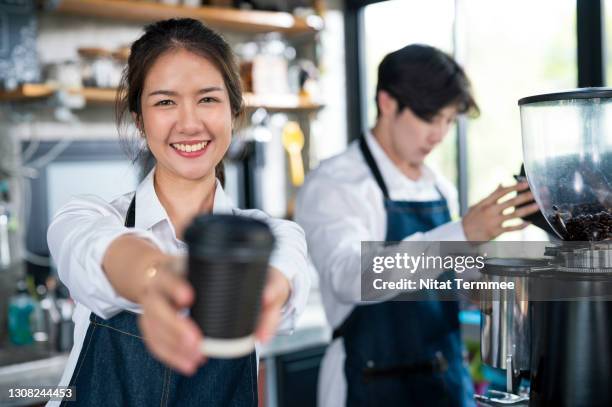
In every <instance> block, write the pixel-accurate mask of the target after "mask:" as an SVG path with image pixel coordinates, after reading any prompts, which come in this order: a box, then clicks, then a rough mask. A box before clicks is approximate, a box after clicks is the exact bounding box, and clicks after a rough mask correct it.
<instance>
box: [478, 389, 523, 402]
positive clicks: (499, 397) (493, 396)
mask: <svg viewBox="0 0 612 407" xmlns="http://www.w3.org/2000/svg"><path fill="white" fill-rule="evenodd" d="M474 398H475V399H476V400H477V401H482V402H486V403H493V404H501V405H506V406H518V405H525V403H526V402H527V401H528V400H529V396H527V395H516V394H512V393H506V392H504V391H498V390H489V391H488V392H487V394H486V395H481V394H476V395H475V396H474Z"/></svg>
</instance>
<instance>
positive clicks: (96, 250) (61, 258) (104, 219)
mask: <svg viewBox="0 0 612 407" xmlns="http://www.w3.org/2000/svg"><path fill="white" fill-rule="evenodd" d="M154 171H155V169H153V170H151V172H150V173H149V174H148V175H147V176H146V177H145V179H144V180H143V181H142V182H141V183H140V185H139V186H138V187H137V189H136V191H135V194H136V218H135V227H134V228H127V227H125V226H124V223H125V217H126V213H127V210H128V207H129V205H130V202H131V200H132V198H133V196H134V192H131V193H128V194H125V195H122V196H120V197H118V198H116V199H115V200H113V201H112V202H110V203H109V202H106V201H104V200H103V199H101V198H99V197H97V196H92V195H88V196H80V197H76V198H73V199H72V200H71V201H70V202H68V203H67V204H66V205H64V206H63V207H62V208H61V209H60V210H59V211H58V212H57V214H56V215H55V217H54V219H53V221H52V223H51V225H50V226H49V230H48V232H47V241H48V245H49V250H50V252H51V255H52V257H53V259H54V261H55V263H56V265H57V271H58V274H59V278H60V280H61V281H62V282H63V283H64V284H65V285H66V286H67V287H68V289H69V290H70V295H71V297H72V298H73V299H74V300H75V302H76V308H75V312H74V314H73V321H74V323H75V331H74V346H73V348H72V350H71V352H70V356H69V358H68V363H67V366H66V368H65V370H64V373H63V375H62V379H61V382H60V385H61V386H66V385H68V383H69V381H70V378H71V377H72V373H73V371H74V368H75V365H76V362H77V359H78V356H79V353H80V351H81V347H82V344H83V340H84V338H85V334H86V332H87V328H88V326H89V315H90V313H91V312H94V313H95V314H97V315H98V316H100V317H102V318H105V319H108V318H110V317H112V316H114V315H116V314H118V313H119V312H121V311H123V310H130V311H133V312H141V310H140V307H139V305H138V304H136V303H133V302H131V301H129V300H127V299H125V298H123V297H121V296H120V295H119V294H118V293H117V292H116V291H115V289H114V288H113V287H112V285H111V284H110V282H109V281H108V279H107V277H106V274H105V273H104V271H103V270H102V266H101V265H102V259H103V257H104V254H105V252H106V250H107V248H108V246H109V245H110V243H111V242H112V241H113V240H115V239H116V238H118V237H119V236H122V235H127V234H131V235H136V236H139V237H142V238H145V239H148V240H150V241H151V242H152V243H154V244H155V245H156V246H157V247H158V248H159V249H160V250H162V251H163V252H164V253H166V254H171V255H184V254H186V253H187V247H186V244H185V243H184V242H182V241H180V240H179V239H177V238H176V234H175V231H174V227H173V226H172V223H171V222H170V219H169V217H168V215H167V213H166V210H165V209H164V207H163V206H162V204H161V202H160V201H159V199H158V197H157V194H156V192H155V187H154V184H153V176H154ZM213 213H215V214H220V213H230V214H235V215H242V216H247V217H251V218H255V219H259V220H262V221H265V222H266V223H267V224H268V225H269V226H270V228H271V230H272V233H273V234H274V237H275V239H276V247H275V249H274V251H273V252H272V256H271V258H270V265H271V266H273V267H275V268H277V269H278V270H280V271H281V272H282V273H283V274H284V275H285V276H286V277H287V278H288V279H289V281H290V282H291V286H292V292H291V297H290V298H289V300H288V302H287V304H286V305H285V307H284V308H283V315H282V320H281V324H280V326H279V329H278V333H288V332H291V330H292V329H293V327H294V325H295V321H296V318H297V317H298V316H299V315H300V314H301V313H302V311H303V310H304V307H305V305H306V302H307V298H308V293H309V290H310V284H311V282H310V279H309V277H308V265H307V249H306V241H305V237H304V232H303V230H302V229H301V228H300V227H299V226H298V225H297V224H296V223H294V222H290V221H287V220H282V219H275V218H272V217H270V216H268V215H267V214H265V213H264V212H262V211H259V210H255V209H251V210H241V209H238V208H235V207H234V206H233V205H232V203H231V201H230V200H229V198H228V197H227V196H226V194H225V191H224V190H223V188H222V187H221V185H220V183H219V182H218V181H217V184H216V190H215V197H214V204H213ZM204 335H206V334H205V333H204ZM58 404H59V403H58ZM49 405H53V403H49Z"/></svg>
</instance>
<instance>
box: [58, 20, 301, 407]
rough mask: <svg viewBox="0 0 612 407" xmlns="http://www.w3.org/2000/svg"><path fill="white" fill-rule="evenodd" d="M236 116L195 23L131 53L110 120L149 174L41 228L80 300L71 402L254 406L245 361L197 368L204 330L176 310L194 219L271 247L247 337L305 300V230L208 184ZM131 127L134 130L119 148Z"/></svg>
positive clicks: (218, 55)
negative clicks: (263, 234)
mask: <svg viewBox="0 0 612 407" xmlns="http://www.w3.org/2000/svg"><path fill="white" fill-rule="evenodd" d="M242 110H243V109H242V91H241V87H240V79H239V75H238V70H237V67H236V63H235V61H234V56H233V54H232V51H231V49H230V48H229V46H228V45H227V43H226V42H225V41H224V40H223V38H222V37H221V36H220V35H218V34H217V33H215V32H214V31H212V30H210V29H209V28H207V27H205V26H204V25H202V23H200V22H198V21H196V20H192V19H179V20H176V19H172V20H165V21H160V22H157V23H154V24H152V25H150V26H147V27H146V28H145V33H144V35H143V36H142V37H140V38H139V39H138V40H137V41H136V42H134V44H133V45H132V48H131V54H130V57H129V60H128V67H127V69H126V71H125V72H124V76H123V79H122V85H121V88H120V92H119V98H118V102H117V106H116V113H117V124H118V129H119V132H120V136H121V137H122V138H123V140H124V141H127V145H128V147H129V146H131V147H132V148H133V146H134V143H130V140H133V139H135V140H136V141H137V143H135V144H136V146H137V149H136V150H135V151H134V150H132V158H133V159H137V158H138V157H139V156H142V155H148V156H150V157H151V158H152V159H153V160H154V162H155V166H154V168H153V170H151V171H150V172H149V174H148V175H147V176H146V177H145V179H144V180H143V181H142V182H141V184H140V185H139V186H138V188H137V190H136V191H135V192H133V193H129V194H126V195H123V196H121V197H119V198H117V199H116V200H114V201H112V202H110V203H107V202H105V201H103V200H101V199H99V198H96V197H83V198H77V199H74V200H73V201H71V202H69V203H68V204H67V205H66V206H64V207H63V208H62V209H60V211H59V213H58V214H56V217H55V219H54V221H53V223H52V224H51V226H50V228H49V232H48V241H49V248H50V251H51V254H52V255H53V257H54V259H55V261H56V263H57V269H58V274H59V276H60V278H61V279H62V281H63V282H64V283H65V284H66V286H67V287H68V288H69V289H70V294H71V296H72V297H73V298H74V299H75V300H76V301H77V303H78V305H77V310H76V312H75V322H76V327H75V330H76V331H75V346H74V348H73V350H72V352H71V355H70V359H69V361H68V366H67V368H66V371H65V372H64V375H63V377H62V381H61V382H60V385H70V386H76V388H77V390H78V392H79V397H78V403H81V404H82V405H87V406H98V405H100V406H102V405H158V404H160V403H161V404H164V405H177V406H179V405H180V406H190V405H207V406H227V405H240V406H252V405H257V396H256V395H257V374H256V365H257V363H256V355H255V352H252V353H251V354H250V355H247V356H243V357H240V358H235V359H223V360H220V359H210V360H208V361H206V360H205V357H204V355H203V354H202V352H201V346H202V344H203V341H206V338H205V335H206V332H201V331H200V329H199V328H198V327H197V326H196V325H195V323H194V321H193V320H192V319H191V318H189V317H187V316H186V314H185V312H184V310H185V308H189V307H190V306H191V305H192V304H193V301H194V296H195V293H194V290H193V288H192V287H191V285H190V284H189V283H188V282H187V281H186V280H185V278H184V276H183V274H182V273H181V271H182V264H184V263H183V261H182V259H181V257H180V256H181V255H184V254H185V250H186V246H185V243H184V242H183V235H184V230H185V229H186V226H187V225H188V224H190V223H191V221H192V219H193V218H194V217H195V216H196V215H198V214H202V213H232V214H235V215H241V216H247V217H251V218H257V219H259V220H262V221H266V222H267V223H268V225H269V226H270V228H271V230H272V233H273V234H274V238H275V240H276V248H275V250H274V251H273V252H272V256H271V259H270V264H269V268H268V281H267V283H266V287H265V289H264V294H263V298H262V302H261V312H260V316H259V323H258V327H257V329H256V332H255V335H256V337H257V338H258V339H259V340H260V341H265V340H268V339H269V338H270V337H271V336H272V335H273V334H274V333H275V332H276V329H277V327H278V326H279V324H280V327H281V328H283V329H289V330H290V329H292V327H293V321H294V318H295V317H296V316H297V315H299V313H300V312H301V310H302V309H303V308H304V306H305V304H306V299H307V296H308V289H309V281H308V277H307V262H306V243H305V240H304V235H303V231H302V230H301V229H300V228H299V227H298V226H297V225H296V224H294V223H292V222H288V221H284V220H279V219H272V218H270V217H269V216H267V215H266V214H264V213H262V212H260V211H257V210H250V211H241V210H239V209H237V208H233V207H232V206H231V205H230V204H229V201H228V199H227V197H226V196H225V193H224V191H223V188H222V183H221V182H220V180H219V178H220V173H221V171H220V170H221V168H222V167H221V162H222V159H223V157H224V155H225V153H226V151H227V149H228V147H229V144H230V141H231V137H232V129H233V128H234V125H235V123H236V121H237V120H238V119H239V117H240V115H241V113H242ZM132 121H133V124H134V125H135V127H134V128H135V129H136V130H137V135H136V137H135V138H133V139H130V138H129V137H128V135H127V133H128V131H127V130H128V129H129V128H130V126H131V125H132ZM135 254H136V255H135ZM281 309H282V312H281ZM139 314H141V315H139ZM84 344H87V345H86V346H84ZM160 362H161V363H160ZM204 362H206V363H205V364H204ZM77 366H78V368H77Z"/></svg>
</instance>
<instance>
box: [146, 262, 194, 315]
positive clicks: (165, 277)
mask: <svg viewBox="0 0 612 407" xmlns="http://www.w3.org/2000/svg"><path fill="white" fill-rule="evenodd" d="M151 284H152V286H153V287H152V288H153V289H155V290H156V291H158V292H160V293H162V294H163V295H164V296H165V297H168V298H169V299H171V300H172V302H173V303H174V304H175V305H176V306H177V307H179V308H186V307H189V306H191V304H192V303H193V300H194V297H195V294H194V291H193V288H192V287H191V285H189V283H188V282H187V281H186V280H185V279H184V278H183V277H181V276H180V275H178V274H175V273H174V272H168V271H167V270H165V269H162V270H159V271H158V272H157V274H156V275H155V276H153V277H152V280H151Z"/></svg>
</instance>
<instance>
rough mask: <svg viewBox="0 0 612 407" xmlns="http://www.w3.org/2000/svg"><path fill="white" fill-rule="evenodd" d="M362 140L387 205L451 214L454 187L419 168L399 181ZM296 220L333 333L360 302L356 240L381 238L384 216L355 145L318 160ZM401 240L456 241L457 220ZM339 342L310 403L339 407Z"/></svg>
mask: <svg viewBox="0 0 612 407" xmlns="http://www.w3.org/2000/svg"><path fill="white" fill-rule="evenodd" d="M365 138H366V142H367V144H368V147H369V148H370V151H371V153H372V156H373V157H374V161H375V162H376V164H377V166H378V168H379V170H380V172H381V175H382V178H383V180H384V182H385V184H386V186H387V189H388V191H389V197H390V198H391V199H392V200H394V201H431V200H436V199H440V198H441V197H440V193H442V195H443V196H444V198H445V199H446V200H447V202H448V205H449V209H450V211H451V214H454V215H456V214H457V213H458V205H457V191H456V189H455V187H454V186H453V185H452V184H451V183H450V182H449V181H448V180H446V179H445V178H443V177H442V176H441V175H439V174H438V173H437V172H435V171H434V170H433V169H431V168H429V167H428V166H423V172H422V176H421V177H420V178H419V179H418V180H416V181H414V180H411V179H409V178H408V177H406V176H405V175H404V174H403V173H402V172H401V171H400V170H399V169H398V168H397V167H396V166H395V164H393V162H392V161H391V160H390V159H389V158H388V156H387V155H386V153H385V152H384V151H383V149H382V148H381V147H380V145H379V144H378V142H377V141H376V139H375V138H374V136H373V135H372V134H371V133H369V132H368V133H366V135H365ZM296 221H297V222H298V223H299V224H300V225H301V226H302V227H303V228H304V231H305V233H306V239H307V242H308V247H309V254H310V256H311V260H312V262H313V264H314V266H315V268H316V269H317V271H318V274H319V278H320V283H319V286H320V290H321V298H322V301H323V307H324V309H325V314H326V316H327V320H328V322H329V323H330V325H331V326H332V327H333V328H337V327H339V326H340V324H341V323H342V321H344V319H345V318H346V317H347V316H348V315H349V314H350V313H351V311H352V310H353V308H354V307H355V306H356V305H357V304H359V302H360V298H361V285H360V283H361V242H362V241H384V240H385V236H386V233H387V214H386V211H385V206H384V197H383V194H382V191H381V190H380V188H379V186H378V184H377V183H376V181H375V179H374V177H373V175H372V172H371V170H370V168H369V167H368V165H367V164H366V162H365V159H364V158H363V155H362V153H361V149H360V148H359V143H358V141H353V142H352V143H351V144H350V145H349V147H348V149H347V150H346V151H345V152H343V153H342V154H340V155H337V156H335V157H332V158H330V159H328V160H325V161H323V162H322V163H321V164H320V165H319V167H317V168H316V169H315V170H313V171H312V172H311V173H310V174H309V175H308V176H307V178H306V181H305V183H304V186H303V187H302V188H301V190H300V192H299V194H298V198H297V202H296ZM404 240H408V241H443V240H447V241H464V240H465V234H464V232H463V227H462V224H461V222H460V221H457V222H450V223H447V224H445V225H442V226H439V227H437V228H435V229H433V230H431V231H428V232H425V233H415V234H413V235H411V236H406V237H405V239H404ZM344 359H345V354H344V345H343V343H342V339H341V338H339V339H337V340H335V341H334V342H333V343H332V344H331V345H330V346H329V348H328V349H327V351H326V353H325V356H324V358H323V362H322V365H321V371H320V373H319V387H318V405H319V406H320V407H337V406H343V405H345V404H346V402H345V399H346V380H345V378H344Z"/></svg>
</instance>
